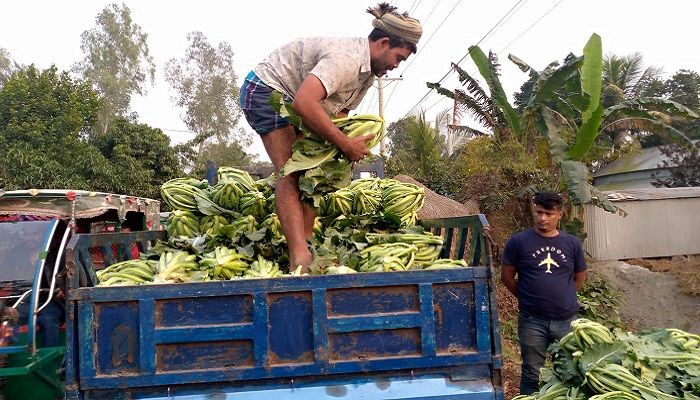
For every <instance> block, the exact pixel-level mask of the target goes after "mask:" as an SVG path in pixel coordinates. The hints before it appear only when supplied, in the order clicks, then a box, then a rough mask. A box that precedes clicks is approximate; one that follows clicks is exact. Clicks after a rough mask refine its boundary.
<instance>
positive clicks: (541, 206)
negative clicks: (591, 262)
mask: <svg viewBox="0 0 700 400" xmlns="http://www.w3.org/2000/svg"><path fill="white" fill-rule="evenodd" d="M532 202H533V216H534V219H535V226H534V227H533V228H530V229H528V230H526V231H524V232H520V233H517V234H515V235H513V236H511V238H510V239H508V241H507V242H506V245H505V248H504V249H503V259H502V263H501V280H502V281H503V284H504V285H505V286H506V288H508V290H509V291H510V292H511V293H513V295H514V296H515V297H516V298H517V299H518V309H519V314H518V339H519V341H520V355H521V356H522V359H523V364H522V368H521V373H520V394H531V393H533V392H536V391H537V390H538V381H539V371H540V368H542V366H543V365H544V361H545V358H546V356H547V347H549V345H550V344H551V343H552V342H554V341H555V340H558V339H561V338H562V337H563V336H564V335H566V334H567V333H569V332H570V331H571V321H573V320H574V319H575V318H576V313H577V312H578V309H579V304H578V300H577V298H576V291H577V290H578V289H580V288H581V286H582V285H583V282H584V281H585V279H586V261H585V259H584V252H583V247H582V246H581V242H580V241H579V240H578V239H577V238H576V237H575V236H572V235H570V234H568V233H566V232H563V231H560V230H558V229H557V226H558V224H559V220H560V219H561V218H562V216H563V215H564V211H563V210H562V205H563V199H562V197H561V196H560V195H559V194H557V193H551V192H540V193H537V194H535V195H534V197H533V200H532ZM516 275H517V277H518V279H517V280H516V279H515V277H516Z"/></svg>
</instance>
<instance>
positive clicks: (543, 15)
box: [498, 0, 564, 54]
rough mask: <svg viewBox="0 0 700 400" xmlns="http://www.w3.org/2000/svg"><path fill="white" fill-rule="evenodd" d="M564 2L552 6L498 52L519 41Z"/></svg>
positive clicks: (560, 0) (561, 0) (562, 0)
mask: <svg viewBox="0 0 700 400" xmlns="http://www.w3.org/2000/svg"><path fill="white" fill-rule="evenodd" d="M563 2H564V0H559V1H558V2H557V3H556V4H555V5H554V6H553V7H552V8H550V9H549V10H548V11H547V12H546V13H544V14H542V16H541V17H539V18H538V19H537V20H536V21H535V22H533V23H532V25H530V26H528V27H527V29H525V30H524V31H522V32H520V34H519V35H518V36H517V37H516V38H515V39H513V40H511V41H510V43H508V44H507V45H506V47H504V48H503V49H501V51H499V52H498V53H499V54H500V53H503V52H504V51H505V50H506V49H508V48H509V47H510V46H511V45H512V44H513V43H515V42H517V41H518V39H520V38H521V37H522V36H523V35H524V34H525V33H527V32H528V31H529V30H530V29H532V28H533V27H534V26H535V25H537V24H538V23H539V22H540V21H542V19H544V17H546V16H547V15H549V13H551V12H552V11H553V10H554V9H555V8H557V6H559V4H561V3H563Z"/></svg>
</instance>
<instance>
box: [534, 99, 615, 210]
mask: <svg viewBox="0 0 700 400" xmlns="http://www.w3.org/2000/svg"><path fill="white" fill-rule="evenodd" d="M542 117H543V120H544V126H542V131H543V132H544V133H545V137H546V138H547V141H548V142H549V148H550V153H551V155H552V159H553V160H554V161H555V162H557V163H558V164H559V168H560V169H561V172H562V175H563V178H564V182H565V185H566V188H567V192H568V193H569V197H570V198H571V201H572V203H573V204H577V205H580V204H594V205H596V206H599V207H602V208H603V209H604V210H605V211H609V212H612V213H614V212H617V211H619V210H620V209H619V208H618V207H617V206H615V205H614V204H613V203H612V202H611V201H610V200H608V198H607V196H605V194H604V193H603V192H601V191H600V190H598V188H596V187H595V186H593V185H591V184H590V175H589V172H588V167H587V166H586V164H584V163H582V162H581V161H578V160H572V159H570V158H569V156H568V151H567V148H568V145H567V143H566V141H564V139H563V138H562V134H563V133H564V132H565V129H566V128H565V127H564V126H563V125H562V124H561V123H559V122H558V121H557V119H556V117H555V115H554V112H553V111H552V110H550V109H549V108H547V107H542Z"/></svg>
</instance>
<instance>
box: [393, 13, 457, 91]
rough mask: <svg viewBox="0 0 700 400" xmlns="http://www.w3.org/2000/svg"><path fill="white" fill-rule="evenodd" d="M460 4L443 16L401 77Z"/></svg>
mask: <svg viewBox="0 0 700 400" xmlns="http://www.w3.org/2000/svg"><path fill="white" fill-rule="evenodd" d="M461 2H462V0H457V2H456V3H455V5H454V6H452V9H451V10H450V12H448V13H447V15H446V16H445V18H444V19H443V20H442V22H440V24H439V25H438V27H437V28H435V30H434V31H433V33H431V34H430V36H429V37H428V40H426V41H425V43H424V44H422V45H421V49H420V50H419V51H418V53H417V54H416V56H415V57H413V59H411V61H410V62H409V63H408V65H406V68H404V69H403V72H402V73H401V75H402V76H403V74H404V73H406V70H407V69H408V67H410V66H411V64H413V62H414V61H416V58H418V56H419V55H420V54H421V53H422V52H423V50H425V48H426V47H427V46H428V43H430V40H431V39H432V38H433V36H435V34H436V33H437V31H439V30H440V27H442V24H444V23H445V21H446V20H447V18H448V17H449V16H450V15H452V12H453V11H454V10H455V8H457V6H458V5H459V3H461ZM387 102H388V101H387Z"/></svg>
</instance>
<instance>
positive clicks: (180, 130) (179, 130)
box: [158, 128, 196, 135]
mask: <svg viewBox="0 0 700 400" xmlns="http://www.w3.org/2000/svg"><path fill="white" fill-rule="evenodd" d="M158 129H160V130H161V131H168V132H179V133H191V134H193V135H196V133H195V132H192V131H186V130H182V129H168V128H158Z"/></svg>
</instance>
